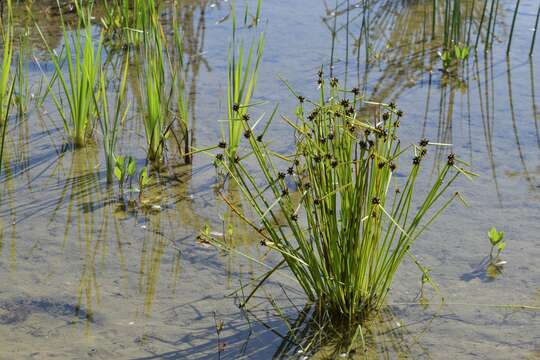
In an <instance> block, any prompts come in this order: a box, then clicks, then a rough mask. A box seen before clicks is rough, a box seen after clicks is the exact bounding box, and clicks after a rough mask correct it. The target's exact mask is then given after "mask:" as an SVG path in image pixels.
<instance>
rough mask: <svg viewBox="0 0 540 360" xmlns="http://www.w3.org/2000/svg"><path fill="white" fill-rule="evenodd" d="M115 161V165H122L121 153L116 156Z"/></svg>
mask: <svg viewBox="0 0 540 360" xmlns="http://www.w3.org/2000/svg"><path fill="white" fill-rule="evenodd" d="M115 161H116V166H118V167H119V168H123V167H124V156H122V155H119V156H117V157H116V160H115Z"/></svg>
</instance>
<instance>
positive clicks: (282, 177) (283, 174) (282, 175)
mask: <svg viewBox="0 0 540 360" xmlns="http://www.w3.org/2000/svg"><path fill="white" fill-rule="evenodd" d="M277 178H278V179H279V180H283V179H285V173H282V172H281V171H280V172H278V173H277Z"/></svg>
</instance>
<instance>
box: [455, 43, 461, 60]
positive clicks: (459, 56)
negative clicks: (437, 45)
mask: <svg viewBox="0 0 540 360" xmlns="http://www.w3.org/2000/svg"><path fill="white" fill-rule="evenodd" d="M454 51H455V52H456V57H457V58H458V59H461V49H460V48H459V46H457V45H456V46H455V48H454Z"/></svg>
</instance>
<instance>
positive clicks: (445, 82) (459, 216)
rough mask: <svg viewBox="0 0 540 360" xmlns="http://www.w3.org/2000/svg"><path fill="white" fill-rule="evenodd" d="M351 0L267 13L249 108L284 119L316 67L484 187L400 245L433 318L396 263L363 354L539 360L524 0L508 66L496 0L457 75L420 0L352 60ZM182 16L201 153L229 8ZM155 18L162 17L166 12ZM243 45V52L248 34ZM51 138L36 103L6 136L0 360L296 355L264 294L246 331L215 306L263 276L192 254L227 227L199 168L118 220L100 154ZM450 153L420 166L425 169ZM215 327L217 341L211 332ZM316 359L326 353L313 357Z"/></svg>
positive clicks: (530, 21)
mask: <svg viewBox="0 0 540 360" xmlns="http://www.w3.org/2000/svg"><path fill="white" fill-rule="evenodd" d="M347 3H349V2H347V1H344V2H343V3H339V4H340V5H339V8H338V11H337V14H338V15H337V17H335V16H334V14H335V9H334V6H335V5H334V4H333V3H332V4H329V5H328V6H330V7H329V8H327V7H326V5H325V2H323V1H307V0H302V1H294V2H290V3H287V4H286V5H284V4H277V3H276V4H273V3H268V4H264V5H263V16H262V22H261V25H259V28H262V29H264V32H265V35H266V47H265V50H264V61H263V65H262V68H261V73H260V78H259V83H258V87H257V91H256V100H264V101H267V102H268V103H267V104H264V105H261V106H260V107H259V109H258V110H257V111H261V112H263V111H266V112H267V113H268V112H269V111H271V109H272V107H273V104H275V103H279V104H280V109H279V111H280V113H283V114H292V113H293V112H294V106H295V104H294V99H293V98H292V97H291V96H290V94H289V93H288V90H287V88H286V86H285V85H284V84H283V83H282V82H281V81H280V79H279V77H282V78H284V79H287V81H288V82H290V84H291V85H292V86H293V87H294V88H295V89H297V90H298V91H299V92H300V93H302V94H304V95H306V96H310V95H316V93H317V87H316V82H315V78H316V72H317V71H318V69H319V68H320V66H321V65H323V66H324V69H325V71H326V73H329V72H330V71H331V72H332V73H333V75H335V76H336V77H338V78H339V79H340V83H341V84H344V85H345V84H346V85H347V86H348V87H352V86H357V85H359V87H360V88H361V89H363V90H364V91H365V93H366V96H367V97H368V98H370V99H374V100H378V101H385V102H389V101H394V102H396V103H397V104H398V105H399V107H400V108H401V109H403V111H404V113H405V118H404V121H403V125H402V126H401V128H400V130H401V137H402V139H404V140H405V141H408V142H412V141H414V142H416V141H417V140H418V139H420V138H422V137H427V138H428V139H430V140H432V141H438V142H443V143H452V144H453V147H452V150H453V151H454V152H455V153H457V154H458V155H459V156H461V157H462V158H463V159H464V160H466V161H469V162H470V163H471V165H472V167H473V169H474V171H475V172H476V173H478V174H480V177H479V178H477V179H476V180H475V181H473V182H470V181H467V180H465V179H463V180H461V181H460V182H459V184H458V185H457V186H456V187H457V188H458V189H459V190H460V192H462V193H463V195H464V197H465V198H466V199H467V202H468V205H469V207H468V208H465V207H464V206H462V205H461V204H459V203H455V204H454V205H452V206H451V207H450V208H449V210H448V211H447V212H446V213H445V214H444V215H443V217H442V218H441V219H440V220H439V221H438V222H436V223H435V224H434V225H433V226H432V227H431V228H430V230H429V231H428V232H426V233H425V234H424V235H423V236H422V237H421V238H420V239H419V240H418V241H417V242H416V243H415V245H414V247H413V252H414V254H416V255H417V256H418V258H419V259H420V260H421V261H422V263H423V264H424V265H425V266H427V267H428V268H430V269H431V274H432V276H433V278H434V280H435V281H436V282H437V283H438V285H439V286H440V288H441V292H442V294H443V296H444V299H445V302H444V305H441V304H440V297H439V296H437V294H434V293H433V292H432V291H428V292H427V296H428V297H429V299H430V300H431V303H430V305H427V306H421V305H420V304H419V303H418V298H417V294H418V292H419V289H420V276H421V274H420V273H419V272H418V271H417V269H416V268H415V266H414V265H413V264H410V263H407V262H405V263H404V264H403V267H402V269H401V270H400V272H399V274H398V278H397V279H396V281H395V283H394V286H393V288H392V292H391V296H390V298H389V300H388V302H389V311H390V310H391V313H392V315H391V316H390V315H389V316H386V317H385V318H384V319H382V320H381V321H380V324H378V325H377V326H374V328H373V330H371V332H372V334H370V339H371V340H370V350H369V353H368V356H369V357H370V358H371V357H381V358H399V359H401V358H415V359H416V358H435V359H446V358H453V359H473V358H474V359H484V358H485V359H508V358H530V359H535V358H538V357H539V356H540V316H539V310H538V307H540V268H539V267H538V259H539V258H540V239H539V235H538V234H540V221H539V217H540V131H539V127H540V124H539V121H540V120H539V118H540V114H539V111H538V104H539V103H540V98H539V94H540V89H539V88H538V83H539V82H540V79H539V77H538V73H539V72H540V69H538V64H539V60H538V58H539V56H540V55H539V51H540V45H539V44H537V48H536V55H537V56H536V57H533V58H529V57H528V56H526V54H527V53H528V50H529V46H530V39H531V37H532V32H531V31H530V28H532V27H533V26H534V19H535V16H536V10H537V2H536V1H534V0H524V1H522V2H521V7H520V11H519V15H518V16H519V19H518V20H519V21H518V23H517V26H516V30H515V33H514V40H513V45H512V48H513V50H512V52H511V56H510V57H509V58H506V56H505V50H506V38H507V33H508V31H509V24H510V22H511V17H512V10H513V5H512V2H511V1H506V0H505V1H501V2H500V11H501V12H500V13H499V15H498V20H497V31H496V34H497V36H496V37H495V39H494V48H493V51H491V52H488V53H486V54H484V52H483V51H479V53H478V57H477V58H475V57H471V58H470V59H469V61H468V63H467V65H466V66H464V67H463V68H462V69H460V72H459V75H458V76H455V77H454V76H450V77H449V76H447V75H445V74H444V73H443V72H441V71H439V70H438V69H439V68H440V66H441V64H440V60H439V59H438V57H437V54H436V49H432V48H430V47H429V46H428V45H427V44H425V43H424V42H423V41H421V39H422V34H423V17H424V16H425V11H427V10H425V9H429V6H430V4H431V2H429V1H427V2H425V3H424V2H422V1H399V2H396V1H382V0H380V1H378V2H373V8H374V10H373V11H372V12H371V15H370V16H371V20H370V21H371V22H372V27H373V29H372V33H371V34H370V45H371V49H372V50H371V60H370V63H369V64H368V65H367V66H366V63H365V47H364V46H363V45H362V47H361V51H360V55H359V56H357V52H356V48H355V45H356V39H357V38H358V35H359V34H360V28H361V18H362V7H361V6H354V4H355V3H354V2H353V1H351V2H350V5H351V7H350V9H349V11H346V10H345V9H346V5H347ZM35 7H36V10H35V11H36V14H40V15H42V16H39V17H38V19H39V20H38V22H39V24H40V26H41V27H43V28H45V29H46V33H47V39H48V40H47V41H48V42H49V44H50V45H51V46H55V47H56V48H57V49H58V50H60V49H61V47H62V40H61V32H60V28H59V27H58V18H57V17H56V16H55V15H54V14H49V12H50V10H48V8H46V7H45V5H43V6H40V5H36V6H35ZM251 8H252V9H254V5H252V7H251ZM182 9H183V12H182V15H181V16H182V18H183V19H184V21H183V24H184V31H186V35H187V37H188V41H187V44H188V48H189V50H188V54H189V67H188V68H189V74H188V75H189V79H190V83H189V84H190V89H191V97H190V101H191V104H192V107H193V108H194V109H195V112H194V114H195V115H194V121H195V125H194V128H195V131H194V133H195V144H196V146H197V147H199V148H204V147H206V146H212V145H215V143H216V142H217V141H218V140H219V138H220V123H219V122H218V120H220V119H224V118H225V116H226V115H225V114H226V109H225V105H226V96H225V92H226V88H227V83H226V71H227V70H226V66H227V48H228V42H229V37H230V21H228V19H226V17H227V15H228V14H229V10H230V5H229V3H228V2H221V1H220V2H205V1H193V2H188V3H187V4H186V5H185V6H184V7H183V8H182ZM97 11H98V13H99V11H100V10H99V8H98V9H97ZM163 13H164V15H163V20H164V22H167V10H166V8H164V11H163ZM347 18H348V19H349V21H348V22H347ZM334 20H335V25H334ZM334 28H335V29H336V31H335V38H334V39H333V38H332V29H334ZM241 32H242V33H243V34H245V35H246V36H248V38H249V37H250V36H251V35H250V34H252V33H253V29H252V30H250V29H243V30H241ZM96 34H97V32H96ZM347 34H348V35H347ZM49 37H50V38H49ZM39 42H40V39H39V37H38V36H37V34H34V33H33V32H32V43H31V44H32V49H34V50H35V56H36V59H35V61H34V60H33V61H32V63H31V64H30V79H31V85H32V91H35V92H37V91H38V88H39V82H40V79H41V77H42V74H43V73H45V75H46V76H47V77H49V76H50V75H51V74H52V71H53V66H52V64H51V63H47V61H46V58H47V57H46V56H45V54H44V53H43V51H42V49H43V47H42V45H40V43H39ZM537 42H538V39H537ZM40 49H41V50H40ZM482 49H483V48H482ZM38 62H39V66H38V65H37V63H38ZM42 72H43V73H42ZM135 83H136V74H130V83H129V86H130V87H133V86H134V84H135ZM130 89H131V88H130ZM130 91H133V90H132V89H131V90H130ZM133 103H134V107H133V111H132V112H130V114H129V116H128V120H127V122H126V124H125V126H124V128H123V130H122V134H121V137H120V144H119V148H120V151H121V152H122V153H124V154H130V155H133V156H135V157H136V159H137V163H138V165H139V166H142V165H143V164H144V161H145V150H144V147H145V139H144V129H143V126H142V123H141V118H140V116H139V114H138V112H137V111H136V100H133ZM63 136H64V135H63V129H62V123H61V121H60V120H59V118H58V116H57V113H56V110H55V108H54V105H53V104H52V102H51V101H50V100H47V101H46V102H45V104H44V108H43V109H41V110H38V109H37V108H36V106H35V105H33V104H31V106H30V112H29V114H28V116H27V117H23V118H20V119H19V118H15V117H14V118H13V119H12V120H11V122H10V127H9V133H8V137H7V144H6V152H7V154H6V156H7V159H5V162H4V167H3V168H4V173H3V174H1V181H2V187H1V189H0V191H1V193H0V196H1V200H0V201H1V202H0V226H1V228H0V282H1V284H2V286H1V287H0V358H6V359H11V358H49V357H50V358H52V357H61V358H85V357H95V358H104V359H106V358H111V357H113V356H115V357H118V358H201V359H202V358H218V355H220V356H221V357H222V358H239V357H242V356H244V357H245V358H269V357H271V356H272V355H273V354H281V355H283V356H284V357H292V356H293V354H294V355H295V356H298V357H302V356H303V354H300V353H298V352H297V351H296V350H297V349H294V347H292V350H290V353H288V354H284V351H288V350H284V349H283V348H282V347H281V345H282V343H284V340H283V338H282V337H284V336H285V335H286V332H287V329H286V327H285V326H284V324H283V322H282V321H281V320H280V319H279V317H278V316H276V315H275V311H274V310H273V309H272V308H271V307H270V306H269V305H268V301H267V299H266V298H265V297H264V294H259V298H257V299H256V301H254V304H257V305H256V306H255V305H254V307H253V309H252V313H251V314H250V315H249V316H248V317H246V316H245V314H244V313H242V312H241V311H240V310H239V309H238V307H237V306H236V305H237V303H238V299H235V298H234V297H227V296H226V295H228V294H230V293H231V292H233V291H234V290H236V289H238V287H239V286H240V285H241V284H243V283H246V282H247V281H248V280H249V279H250V278H252V277H254V276H255V275H257V274H260V273H262V272H263V271H264V268H262V267H261V266H259V265H257V264H256V263H254V262H251V261H249V260H246V259H244V258H242V257H241V256H239V255H237V254H230V255H226V254H224V253H222V252H220V251H218V250H216V249H214V248H212V247H207V246H205V245H204V244H200V243H199V242H197V241H196V236H197V233H198V232H199V231H200V230H201V229H202V228H203V227H204V226H205V225H206V224H208V225H210V226H211V228H212V229H213V230H215V231H220V232H227V230H225V231H223V229H222V227H223V225H222V224H223V222H229V221H231V220H229V218H230V217H231V215H230V212H227V211H226V206H225V205H224V204H223V203H222V201H221V199H220V197H219V196H218V195H217V193H216V191H215V186H216V184H217V178H216V172H215V170H214V168H213V166H212V165H211V164H212V159H211V158H209V157H208V156H205V155H197V156H195V157H194V161H193V164H192V165H184V164H183V162H182V161H180V160H176V158H175V157H174V155H175V152H174V150H173V151H171V154H170V161H168V163H167V164H168V165H167V167H166V169H164V170H163V171H161V176H160V177H159V178H158V181H157V184H154V185H152V186H151V188H150V189H149V191H148V193H147V194H146V195H145V197H146V198H147V199H148V202H149V204H151V205H154V207H153V208H152V207H151V206H150V207H149V208H147V209H140V210H137V209H130V208H128V209H122V208H121V207H120V206H119V203H118V201H117V192H116V189H108V188H107V186H106V179H105V170H104V163H103V153H102V148H101V145H100V144H93V145H90V146H88V147H86V148H85V149H81V150H75V151H74V150H71V149H68V148H67V147H66V146H65V139H64V137H63ZM269 139H270V140H271V143H272V146H273V147H275V148H276V149H280V150H287V149H289V148H290V146H291V144H292V135H291V134H290V132H289V131H288V129H287V126H286V125H284V124H281V123H279V122H276V123H275V124H274V126H273V127H272V129H271V134H270V137H269ZM171 147H172V146H171ZM445 153H446V150H445V152H444V153H437V154H432V156H431V157H430V159H433V160H432V161H433V162H434V164H435V162H436V160H437V159H439V160H440V159H444V158H443V156H444V155H445ZM223 214H225V215H223ZM233 222H234V224H235V226H236V227H235V230H234V232H233V233H232V234H230V236H229V237H230V240H231V241H234V243H235V244H236V246H238V248H240V249H243V250H246V251H251V252H252V253H253V254H256V255H262V254H263V253H264V249H260V248H259V247H258V246H257V240H256V237H255V236H254V235H253V234H250V232H249V230H248V229H247V228H246V227H245V226H242V225H241V224H240V222H239V221H233ZM491 226H497V227H498V228H500V229H502V230H504V231H505V232H506V236H507V242H508V246H507V249H506V250H505V251H504V253H503V255H502V258H503V259H504V260H505V261H507V264H505V265H504V269H503V270H502V272H501V273H500V274H498V275H497V276H495V277H493V276H490V274H488V273H487V272H486V270H485V266H484V264H483V261H484V260H485V257H486V256H487V255H488V254H489V242H488V240H487V237H486V232H487V230H488V229H489V228H490V227H491ZM274 281H275V282H274V283H273V284H272V285H269V286H268V293H269V294H270V293H271V294H273V295H272V296H275V297H276V298H277V299H278V301H279V303H280V304H282V305H283V306H284V308H285V309H286V310H285V311H286V312H287V313H288V314H290V315H291V316H293V315H294V314H295V309H294V307H293V306H292V305H291V304H290V302H289V300H288V299H287V297H286V296H285V295H284V292H283V291H282V290H281V288H280V287H279V285H278V284H283V286H284V287H285V288H286V293H287V296H288V297H290V298H291V301H293V302H294V303H295V304H296V306H298V307H299V308H301V307H302V306H303V298H302V295H301V294H300V293H298V291H295V286H294V283H293V282H292V281H290V280H289V279H287V278H283V279H282V278H276V279H274ZM268 296H270V295H268ZM503 305H511V306H503ZM518 305H519V306H518ZM521 305H527V306H530V308H523V307H520V306H521ZM221 320H222V321H223V322H224V329H223V332H222V333H220V334H219V336H218V334H217V333H216V325H215V324H216V322H219V321H221ZM218 348H219V350H222V351H221V352H220V353H219V354H218ZM323 356H324V350H323V351H321V353H320V354H319V355H318V356H316V357H315V358H323Z"/></svg>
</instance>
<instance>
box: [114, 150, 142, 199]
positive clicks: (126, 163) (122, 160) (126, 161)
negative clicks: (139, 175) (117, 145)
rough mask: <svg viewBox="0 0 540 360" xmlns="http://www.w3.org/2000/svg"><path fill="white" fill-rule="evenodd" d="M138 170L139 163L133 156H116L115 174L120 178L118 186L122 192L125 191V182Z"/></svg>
mask: <svg viewBox="0 0 540 360" xmlns="http://www.w3.org/2000/svg"><path fill="white" fill-rule="evenodd" d="M136 170H137V164H136V163H135V160H134V159H133V157H131V156H127V157H126V156H122V155H119V156H117V157H116V158H115V166H114V176H116V179H117V180H118V187H119V188H120V192H121V193H122V194H123V193H124V184H125V183H126V181H127V180H130V179H131V178H132V177H133V175H135V171H136Z"/></svg>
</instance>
